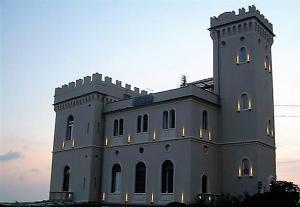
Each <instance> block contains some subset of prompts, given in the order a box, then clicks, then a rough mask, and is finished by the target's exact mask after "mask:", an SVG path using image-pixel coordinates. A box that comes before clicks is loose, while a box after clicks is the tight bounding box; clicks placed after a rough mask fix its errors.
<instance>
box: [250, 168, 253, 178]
mask: <svg viewBox="0 0 300 207" xmlns="http://www.w3.org/2000/svg"><path fill="white" fill-rule="evenodd" d="M252 176H253V168H252V167H251V168H250V177H252Z"/></svg>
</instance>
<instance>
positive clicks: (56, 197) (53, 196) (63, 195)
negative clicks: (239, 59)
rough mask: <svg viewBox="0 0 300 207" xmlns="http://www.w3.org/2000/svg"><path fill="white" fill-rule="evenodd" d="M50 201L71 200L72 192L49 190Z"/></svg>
mask: <svg viewBox="0 0 300 207" xmlns="http://www.w3.org/2000/svg"><path fill="white" fill-rule="evenodd" d="M50 200H51V201H73V192H69V191H60V192H50Z"/></svg>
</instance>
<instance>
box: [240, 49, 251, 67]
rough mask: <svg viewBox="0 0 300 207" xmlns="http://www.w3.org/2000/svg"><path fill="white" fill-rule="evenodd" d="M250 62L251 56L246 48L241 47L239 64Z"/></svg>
mask: <svg viewBox="0 0 300 207" xmlns="http://www.w3.org/2000/svg"><path fill="white" fill-rule="evenodd" d="M245 62H249V55H248V53H247V49H246V47H241V48H240V50H239V54H238V57H237V64H239V63H245Z"/></svg>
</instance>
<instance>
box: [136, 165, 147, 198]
mask: <svg viewBox="0 0 300 207" xmlns="http://www.w3.org/2000/svg"><path fill="white" fill-rule="evenodd" d="M145 191H146V166H145V164H144V163H143V162H139V163H138V164H137V165H136V169H135V192H136V193H145Z"/></svg>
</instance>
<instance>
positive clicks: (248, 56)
mask: <svg viewBox="0 0 300 207" xmlns="http://www.w3.org/2000/svg"><path fill="white" fill-rule="evenodd" d="M247 62H248V63H249V62H250V54H249V53H248V54H247Z"/></svg>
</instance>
